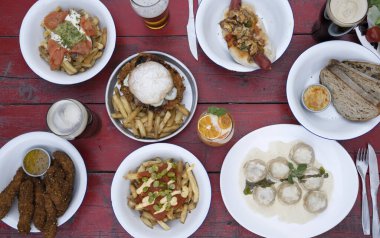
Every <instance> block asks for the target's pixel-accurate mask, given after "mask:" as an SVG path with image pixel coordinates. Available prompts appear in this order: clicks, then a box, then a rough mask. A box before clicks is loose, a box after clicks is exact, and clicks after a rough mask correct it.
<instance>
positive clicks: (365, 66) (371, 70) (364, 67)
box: [343, 60, 380, 80]
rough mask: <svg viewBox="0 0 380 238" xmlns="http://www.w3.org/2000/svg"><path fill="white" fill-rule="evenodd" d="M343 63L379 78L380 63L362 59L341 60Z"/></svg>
mask: <svg viewBox="0 0 380 238" xmlns="http://www.w3.org/2000/svg"><path fill="white" fill-rule="evenodd" d="M343 63H344V64H346V65H348V66H350V67H352V68H354V69H356V70H357V71H360V72H362V73H364V74H366V75H368V76H370V77H372V78H375V79H377V80H380V65H378V64H373V63H369V62H362V61H351V60H346V61H343Z"/></svg>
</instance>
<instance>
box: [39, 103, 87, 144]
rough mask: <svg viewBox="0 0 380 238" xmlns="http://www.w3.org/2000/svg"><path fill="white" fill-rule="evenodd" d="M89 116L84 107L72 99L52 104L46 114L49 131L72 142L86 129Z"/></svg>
mask: <svg viewBox="0 0 380 238" xmlns="http://www.w3.org/2000/svg"><path fill="white" fill-rule="evenodd" d="M90 119H91V114H90V113H89V112H88V111H87V109H86V107H85V106H84V105H83V104H82V103H80V102H78V101H77V100H74V99H64V100H61V101H58V102H56V103H54V104H53V105H52V106H51V107H50V108H49V111H48V113H47V118H46V120H47V124H48V127H49V129H50V130H51V131H52V132H53V133H54V134H56V135H58V136H61V137H63V138H65V139H68V140H72V139H75V138H76V137H78V136H79V135H80V134H82V132H83V131H84V130H85V129H86V126H87V124H88V122H89V120H90Z"/></svg>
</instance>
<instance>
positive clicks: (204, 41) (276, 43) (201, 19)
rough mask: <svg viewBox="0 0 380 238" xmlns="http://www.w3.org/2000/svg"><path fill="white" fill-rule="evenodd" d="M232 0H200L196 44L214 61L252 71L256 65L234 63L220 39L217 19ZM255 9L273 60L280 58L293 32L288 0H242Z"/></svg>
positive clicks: (228, 67)
mask: <svg viewBox="0 0 380 238" xmlns="http://www.w3.org/2000/svg"><path fill="white" fill-rule="evenodd" d="M230 2H231V0H207V1H202V3H201V5H200V6H199V8H198V11H197V16H196V32H197V38H198V41H199V45H200V46H201V47H202V50H203V51H204V52H205V54H206V55H207V56H208V57H209V58H210V59H211V60H212V61H214V63H216V64H218V65H220V66H222V67H224V68H226V69H228V70H233V71H237V72H251V71H254V70H257V69H258V67H256V68H254V67H247V66H243V65H241V64H238V63H236V62H235V61H234V60H233V58H232V57H231V55H230V53H229V51H228V48H227V43H226V41H225V40H224V38H223V34H222V29H221V28H220V26H219V22H220V21H221V20H223V18H224V13H225V12H226V10H227V9H228V7H229V4H230ZM243 3H246V4H249V5H251V6H252V7H254V9H255V10H256V14H257V15H258V16H259V17H260V18H261V19H262V21H263V24H264V26H265V29H266V32H267V34H268V37H269V40H270V42H271V43H272V46H273V49H274V51H275V52H276V60H277V59H279V58H280V57H281V55H282V54H283V53H284V52H285V50H286V48H288V45H289V43H290V40H291V39H292V35H293V28H294V19H293V12H292V9H291V7H290V5H289V2H288V1H287V0H270V1H263V0H243Z"/></svg>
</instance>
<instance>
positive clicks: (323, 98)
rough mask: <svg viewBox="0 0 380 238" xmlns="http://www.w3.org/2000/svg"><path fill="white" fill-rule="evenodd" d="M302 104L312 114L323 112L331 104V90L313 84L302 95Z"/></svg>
mask: <svg viewBox="0 0 380 238" xmlns="http://www.w3.org/2000/svg"><path fill="white" fill-rule="evenodd" d="M302 104H303V106H304V107H305V108H306V109H307V110H308V111H311V112H321V111H323V110H325V109H326V108H327V107H328V106H329V105H330V104H331V93H330V90H329V89H328V88H327V87H325V86H323V85H321V84H313V85H310V86H309V87H307V88H306V89H305V90H304V91H303V93H302Z"/></svg>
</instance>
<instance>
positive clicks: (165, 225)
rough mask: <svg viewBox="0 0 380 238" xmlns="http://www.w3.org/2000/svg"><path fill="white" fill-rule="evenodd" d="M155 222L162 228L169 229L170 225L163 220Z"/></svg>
mask: <svg viewBox="0 0 380 238" xmlns="http://www.w3.org/2000/svg"><path fill="white" fill-rule="evenodd" d="M157 223H158V224H159V225H160V226H161V227H162V229H164V230H165V231H168V230H170V227H169V226H168V225H167V224H166V223H165V222H163V221H157Z"/></svg>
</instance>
